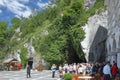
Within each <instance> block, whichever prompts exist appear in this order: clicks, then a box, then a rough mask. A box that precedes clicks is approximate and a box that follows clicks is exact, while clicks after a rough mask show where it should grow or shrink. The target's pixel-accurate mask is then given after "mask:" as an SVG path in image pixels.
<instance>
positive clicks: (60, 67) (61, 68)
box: [58, 64, 63, 78]
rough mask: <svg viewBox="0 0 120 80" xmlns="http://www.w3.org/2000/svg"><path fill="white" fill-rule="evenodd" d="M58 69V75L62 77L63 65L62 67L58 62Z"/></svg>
mask: <svg viewBox="0 0 120 80" xmlns="http://www.w3.org/2000/svg"><path fill="white" fill-rule="evenodd" d="M58 71H59V77H60V78H62V77H63V67H62V65H61V64H60V66H59V69H58Z"/></svg>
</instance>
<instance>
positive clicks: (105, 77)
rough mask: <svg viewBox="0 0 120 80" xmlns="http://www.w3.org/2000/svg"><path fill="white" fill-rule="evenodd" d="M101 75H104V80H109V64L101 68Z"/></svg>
mask: <svg viewBox="0 0 120 80" xmlns="http://www.w3.org/2000/svg"><path fill="white" fill-rule="evenodd" d="M103 73H104V80H111V68H110V62H107V64H106V65H105V66H104V67H103Z"/></svg>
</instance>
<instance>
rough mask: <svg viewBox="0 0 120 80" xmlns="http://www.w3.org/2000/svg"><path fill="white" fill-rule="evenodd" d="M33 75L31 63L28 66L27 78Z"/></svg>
mask: <svg viewBox="0 0 120 80" xmlns="http://www.w3.org/2000/svg"><path fill="white" fill-rule="evenodd" d="M30 77H31V68H30V65H28V66H27V78H30Z"/></svg>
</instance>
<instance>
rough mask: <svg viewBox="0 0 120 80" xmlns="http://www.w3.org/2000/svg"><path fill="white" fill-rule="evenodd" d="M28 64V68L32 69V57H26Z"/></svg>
mask: <svg viewBox="0 0 120 80" xmlns="http://www.w3.org/2000/svg"><path fill="white" fill-rule="evenodd" d="M28 65H29V66H30V68H31V69H32V68H33V67H32V66H33V58H29V59H28Z"/></svg>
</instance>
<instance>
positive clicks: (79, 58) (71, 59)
mask: <svg viewBox="0 0 120 80" xmlns="http://www.w3.org/2000/svg"><path fill="white" fill-rule="evenodd" d="M79 49H80V53H79V54H77V53H76V51H75V49H74V48H73V47H71V46H70V50H69V53H68V58H67V63H68V64H71V63H82V62H86V59H85V55H84V53H83V51H82V49H81V47H79Z"/></svg>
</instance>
